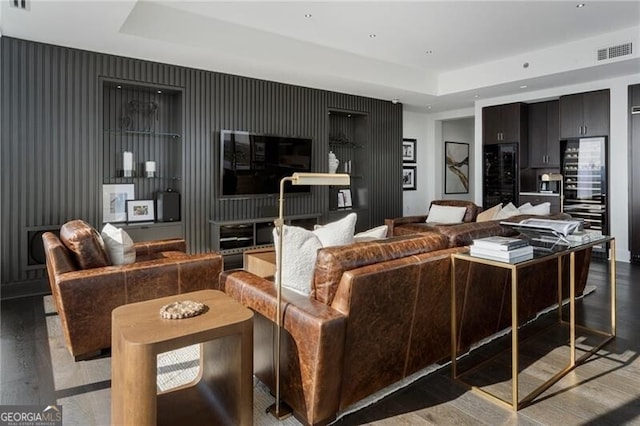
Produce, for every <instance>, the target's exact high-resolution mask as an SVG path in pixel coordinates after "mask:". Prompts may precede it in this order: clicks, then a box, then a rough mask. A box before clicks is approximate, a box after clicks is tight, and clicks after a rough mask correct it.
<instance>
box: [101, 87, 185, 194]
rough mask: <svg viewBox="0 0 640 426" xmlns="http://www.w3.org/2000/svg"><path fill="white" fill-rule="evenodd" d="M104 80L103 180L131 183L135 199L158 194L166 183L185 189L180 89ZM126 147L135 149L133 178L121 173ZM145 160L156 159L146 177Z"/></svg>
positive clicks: (179, 190) (105, 181)
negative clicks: (150, 172)
mask: <svg viewBox="0 0 640 426" xmlns="http://www.w3.org/2000/svg"><path fill="white" fill-rule="evenodd" d="M102 83H103V86H102V87H103V97H102V116H103V122H102V132H103V134H102V138H103V183H111V184H127V183H133V184H134V185H135V197H136V199H149V200H151V199H154V198H155V194H156V192H158V191H164V190H166V189H167V188H171V189H173V190H175V191H178V192H181V189H182V188H181V176H182V143H183V141H182V91H180V90H177V89H173V88H167V87H158V86H143V85H138V84H132V83H127V82H121V81H110V80H104V81H103V82H102ZM125 151H129V152H132V153H133V163H134V171H133V176H132V177H124V176H123V172H122V169H123V153H124V152H125ZM146 161H155V163H156V172H155V176H154V177H147V176H146V173H145V162H146Z"/></svg>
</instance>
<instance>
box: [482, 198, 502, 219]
mask: <svg viewBox="0 0 640 426" xmlns="http://www.w3.org/2000/svg"><path fill="white" fill-rule="evenodd" d="M500 210H502V203H500V204H496V205H495V206H493V207H491V208H490V209H487V210H485V211H482V212H480V213H478V216H477V217H476V222H487V221H489V220H493V219H494V218H495V217H496V215H497V214H498V212H499V211H500Z"/></svg>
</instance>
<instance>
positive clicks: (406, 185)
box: [402, 165, 417, 191]
mask: <svg viewBox="0 0 640 426" xmlns="http://www.w3.org/2000/svg"><path fill="white" fill-rule="evenodd" d="M416 169H417V167H416V166H407V165H404V166H402V189H403V190H405V191H415V190H416V188H417V187H416Z"/></svg>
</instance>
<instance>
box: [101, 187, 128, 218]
mask: <svg viewBox="0 0 640 426" xmlns="http://www.w3.org/2000/svg"><path fill="white" fill-rule="evenodd" d="M133 199H134V186H133V184H132V183H128V184H104V185H102V222H103V223H106V222H126V220H127V200H133Z"/></svg>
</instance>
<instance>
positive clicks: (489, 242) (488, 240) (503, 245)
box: [473, 236, 529, 251]
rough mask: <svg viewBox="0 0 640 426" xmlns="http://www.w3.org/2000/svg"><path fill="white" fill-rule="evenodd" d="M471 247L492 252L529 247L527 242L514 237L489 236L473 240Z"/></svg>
mask: <svg viewBox="0 0 640 426" xmlns="http://www.w3.org/2000/svg"><path fill="white" fill-rule="evenodd" d="M473 245H474V246H476V247H486V248H490V249H494V250H503V251H508V250H513V249H516V248H520V247H525V246H527V245H529V242H528V241H527V240H523V239H520V238H514V237H500V236H491V237H485V238H478V239H475V240H473Z"/></svg>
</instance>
